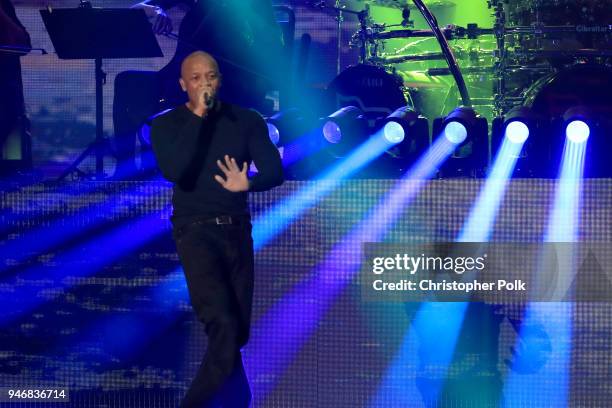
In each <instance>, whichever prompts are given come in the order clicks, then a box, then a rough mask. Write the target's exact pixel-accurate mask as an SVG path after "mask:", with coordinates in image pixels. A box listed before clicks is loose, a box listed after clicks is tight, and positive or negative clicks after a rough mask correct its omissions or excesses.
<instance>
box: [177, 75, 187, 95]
mask: <svg viewBox="0 0 612 408" xmlns="http://www.w3.org/2000/svg"><path fill="white" fill-rule="evenodd" d="M179 84H181V89H182V90H183V92H187V86H185V81H183V78H179Z"/></svg>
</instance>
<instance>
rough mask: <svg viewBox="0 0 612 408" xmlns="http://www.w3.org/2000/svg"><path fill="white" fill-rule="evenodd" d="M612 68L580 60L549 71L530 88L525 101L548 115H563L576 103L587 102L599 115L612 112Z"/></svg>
mask: <svg viewBox="0 0 612 408" xmlns="http://www.w3.org/2000/svg"><path fill="white" fill-rule="evenodd" d="M611 95H612V70H611V69H610V68H609V67H606V66H603V65H592V64H579V65H574V66H572V67H570V68H567V69H564V70H561V71H557V72H554V73H552V74H549V75H547V76H545V77H543V78H541V79H539V80H538V81H536V82H535V83H534V84H533V85H532V86H531V87H530V88H529V89H528V90H527V91H526V92H525V99H524V105H526V106H529V107H531V108H532V109H533V111H534V112H535V113H537V114H540V115H543V116H544V117H548V118H555V117H560V116H562V115H563V114H564V113H565V111H566V110H567V109H568V108H571V107H572V106H579V105H580V106H585V107H586V108H587V109H588V110H589V111H590V112H592V113H593V114H594V115H595V116H602V117H611V116H612V98H611V97H610V96H611Z"/></svg>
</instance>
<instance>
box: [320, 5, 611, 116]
mask: <svg viewBox="0 0 612 408" xmlns="http://www.w3.org/2000/svg"><path fill="white" fill-rule="evenodd" d="M459 1H460V0H431V1H425V3H426V6H425V5H424V3H423V1H422V0H415V1H414V2H412V1H409V0H353V1H351V2H350V6H351V7H353V8H354V9H351V8H348V7H347V5H346V4H344V2H342V1H338V0H337V1H335V3H334V5H333V6H328V5H326V4H325V3H324V2H319V3H318V4H317V6H318V7H320V8H330V9H333V10H334V11H335V12H336V13H337V17H338V18H337V21H338V32H339V33H340V32H341V28H342V23H343V18H342V16H343V15H347V14H352V15H356V16H357V18H358V21H359V26H358V27H359V28H358V29H357V31H356V32H355V33H354V34H353V35H352V37H351V39H350V41H349V44H350V46H351V47H353V48H355V49H357V50H358V51H359V52H358V54H359V57H358V61H356V63H355V64H354V65H352V66H349V67H348V68H346V69H344V70H342V71H340V70H339V73H338V75H337V77H336V78H334V79H333V81H332V82H331V83H330V84H329V86H328V93H329V96H331V97H333V98H335V101H336V107H337V108H339V107H342V106H348V105H356V106H358V107H360V108H361V109H362V110H364V112H366V113H370V114H371V115H374V116H376V115H385V114H388V113H390V112H392V111H393V110H395V109H396V108H398V107H400V106H405V105H408V106H411V107H413V108H414V109H415V110H417V111H419V112H423V113H425V114H426V115H428V114H432V112H435V113H437V114H439V115H440V114H445V113H447V112H448V110H450V109H452V108H454V107H455V106H457V105H458V104H464V105H466V104H471V105H472V106H474V107H475V108H476V109H477V110H480V108H479V107H481V108H482V110H483V111H484V112H488V113H490V115H491V116H493V117H497V116H503V115H504V114H505V113H506V112H508V111H509V110H510V109H511V108H513V107H515V106H521V105H524V106H529V107H531V108H532V109H534V110H536V111H537V112H538V113H541V114H545V115H559V114H560V113H561V114H562V112H564V111H565V109H567V108H568V107H569V106H573V105H577V104H578V105H586V106H589V107H591V108H592V109H594V110H596V111H598V112H602V113H608V114H612V102H610V101H611V100H612V98H610V97H609V95H610V92H612V68H611V63H612V24H611V23H612V6H611V5H610V4H609V2H608V1H600V0H488V1H487V2H486V4H484V3H485V0H482V2H483V4H482V5H480V8H481V9H482V7H488V9H489V10H490V12H491V15H492V19H491V20H492V21H493V24H492V26H491V27H487V28H482V27H479V26H478V25H477V24H467V25H466V27H460V26H458V25H454V24H449V25H446V26H443V27H436V26H434V24H435V25H437V21H436V19H435V15H436V14H438V13H440V14H444V11H445V10H449V9H452V8H454V7H459ZM476 2H477V0H475V1H474V3H476ZM421 6H422V7H421ZM373 7H376V8H379V7H383V8H388V9H389V10H390V13H387V14H386V15H397V21H391V22H389V21H374V18H372V16H371V13H370V10H371V9H372V8H373ZM461 7H465V3H464V4H462V5H461ZM476 7H478V6H476ZM466 8H467V7H466ZM414 13H421V14H423V17H424V18H425V20H426V22H428V23H429V26H430V29H414V28H413V27H414V22H413V21H412V20H411V16H414ZM466 13H468V12H466V11H464V12H463V14H464V15H466ZM427 14H431V16H430V17H431V18H428V16H427ZM431 37H435V39H436V40H437V41H438V43H439V47H436V48H437V50H433V51H432V50H431V49H430V50H428V51H424V50H423V47H421V46H420V44H421V43H422V42H424V40H425V39H428V40H430V42H431V41H433V39H431ZM442 37H443V38H442ZM338 38H340V36H338ZM390 40H393V42H394V44H398V43H399V44H400V46H399V47H395V49H394V50H393V52H388V47H386V43H387V42H389V41H390ZM454 40H461V41H454ZM449 42H450V44H451V45H450V46H449ZM428 44H430V43H428ZM483 44H485V45H489V46H488V47H486V46H485V47H483V46H482V45H483ZM342 45H344V44H342V43H341V42H340V41H338V55H339V54H340V50H341V48H340V47H341V46H342ZM445 46H446V47H447V51H445ZM430 48H431V47H430ZM410 50H413V51H412V52H407V51H410ZM415 50H416V51H415ZM445 60H446V65H447V66H446V67H445V66H438V67H431V63H432V62H433V61H440V62H441V63H443V62H444V61H445ZM454 63H456V64H454ZM428 64H429V65H428ZM338 65H339V64H338ZM438 65H439V64H438ZM428 66H429V67H428ZM423 67H426V68H425V69H423ZM338 68H339V66H338ZM457 70H458V71H459V72H455V71H457ZM450 75H452V76H453V77H454V79H455V83H456V84H457V86H455V87H454V86H452V83H450V84H449V83H448V81H446V82H445V81H444V79H445V78H449V76H450ZM464 77H465V83H464V84H463V88H464V90H465V89H468V88H470V89H471V90H472V91H474V90H476V92H475V93H476V94H478V96H484V97H478V98H473V97H472V98H471V97H469V96H468V95H467V90H465V94H464V92H463V91H462V84H461V83H462V82H463V78H464ZM466 85H467V86H466ZM483 86H486V87H487V88H488V89H487V90H486V91H485V92H482V88H483ZM457 89H458V90H459V93H457V92H456V90H457ZM478 89H480V91H478ZM432 90H433V92H434V94H435V92H437V94H436V97H435V98H433V99H431V98H430V101H429V102H427V101H426V100H425V99H427V98H424V97H423V95H424V94H427V92H428V91H429V92H430V96H431V95H434V94H431V92H432ZM440 92H443V93H444V99H442V100H441V99H440V97H439V96H440ZM459 94H461V95H459ZM459 96H461V98H459ZM432 100H435V102H433V104H434V105H435V104H437V105H438V106H437V107H433V108H432V106H431V105H432ZM466 101H467V103H466ZM440 104H442V105H445V106H442V107H440V106H439V105H440ZM489 119H490V118H489Z"/></svg>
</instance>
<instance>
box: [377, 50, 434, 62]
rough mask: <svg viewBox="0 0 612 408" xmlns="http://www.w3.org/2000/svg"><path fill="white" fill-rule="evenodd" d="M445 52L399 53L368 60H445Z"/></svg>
mask: <svg viewBox="0 0 612 408" xmlns="http://www.w3.org/2000/svg"><path fill="white" fill-rule="evenodd" d="M444 58H445V57H444V54H442V53H440V52H428V53H423V54H414V55H398V56H393V57H385V56H382V57H370V58H368V62H369V63H372V64H380V65H385V64H401V63H402V62H407V61H432V60H443V59H444Z"/></svg>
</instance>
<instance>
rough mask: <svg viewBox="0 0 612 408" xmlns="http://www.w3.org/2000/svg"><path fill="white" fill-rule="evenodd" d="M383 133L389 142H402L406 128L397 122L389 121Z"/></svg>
mask: <svg viewBox="0 0 612 408" xmlns="http://www.w3.org/2000/svg"><path fill="white" fill-rule="evenodd" d="M383 134H384V136H385V139H386V140H387V142H389V143H392V144H397V143H401V142H402V141H403V140H404V128H403V127H402V125H400V124H399V123H397V122H393V121H391V122H387V123H386V124H385V126H384V128H383Z"/></svg>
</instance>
